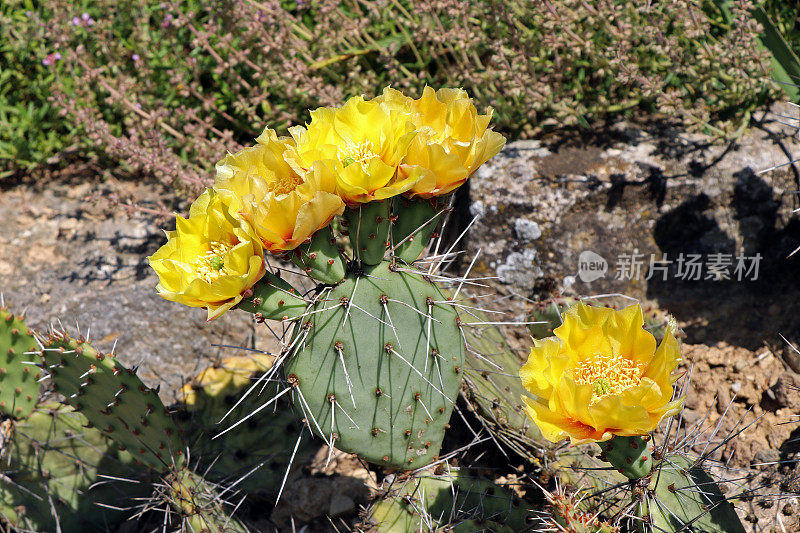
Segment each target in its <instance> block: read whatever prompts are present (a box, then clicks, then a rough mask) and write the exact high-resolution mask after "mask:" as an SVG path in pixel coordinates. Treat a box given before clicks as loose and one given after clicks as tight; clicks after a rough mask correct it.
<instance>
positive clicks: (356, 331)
mask: <svg viewBox="0 0 800 533" xmlns="http://www.w3.org/2000/svg"><path fill="white" fill-rule="evenodd" d="M311 312H312V313H313V314H311V315H310V318H309V321H308V322H306V323H304V324H303V325H302V326H301V327H299V328H298V331H297V335H299V336H300V337H301V338H300V339H298V342H297V347H296V348H295V350H294V353H293V355H292V356H291V357H289V359H288V360H287V362H286V363H285V365H284V373H285V378H286V380H287V382H288V384H289V386H292V387H295V388H296V390H297V392H298V393H299V394H295V397H296V398H295V399H296V400H297V399H299V400H300V406H301V407H302V409H304V410H305V411H306V413H305V415H306V417H307V418H312V420H309V421H308V422H309V425H310V426H311V428H312V430H314V432H316V433H318V434H320V433H321V434H322V436H323V437H324V438H325V439H326V440H327V441H328V442H333V443H334V445H335V446H336V447H337V448H339V449H340V450H342V451H346V452H351V453H355V454H357V455H359V456H361V457H363V458H364V459H366V460H367V461H370V462H373V463H378V464H383V465H387V466H393V467H395V468H409V469H411V468H418V467H420V466H424V465H426V464H428V463H430V462H431V461H433V460H434V458H435V457H436V455H437V454H438V453H439V449H440V447H441V444H442V439H443V437H444V431H445V428H446V427H447V425H448V421H449V419H450V414H451V412H452V409H453V402H454V401H455V398H456V396H457V394H458V388H459V384H460V383H461V376H462V367H463V365H464V352H465V345H464V340H463V337H462V335H461V331H460V328H461V323H460V319H459V318H458V314H457V313H456V311H455V308H454V307H453V306H451V305H449V303H448V301H447V300H446V298H445V297H444V295H442V293H441V292H440V290H439V288H438V287H437V286H436V285H435V284H433V283H430V282H429V281H426V280H425V279H423V278H422V277H420V276H418V275H416V274H410V273H406V272H397V271H392V270H391V268H390V266H389V265H388V264H387V263H381V264H379V265H377V266H374V267H367V268H365V269H364V271H363V272H361V273H357V274H355V275H350V276H348V277H347V278H346V279H345V280H344V281H343V282H342V283H341V284H340V285H338V286H336V287H334V288H331V289H329V290H327V291H324V292H323V293H322V294H321V297H320V298H319V301H318V303H316V304H315V305H314V306H313V308H312V311H311ZM298 397H299V398H298Z"/></svg>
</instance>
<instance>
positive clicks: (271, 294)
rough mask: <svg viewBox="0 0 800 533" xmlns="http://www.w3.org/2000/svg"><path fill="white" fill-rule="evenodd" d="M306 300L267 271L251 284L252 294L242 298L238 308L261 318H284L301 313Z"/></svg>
mask: <svg viewBox="0 0 800 533" xmlns="http://www.w3.org/2000/svg"><path fill="white" fill-rule="evenodd" d="M307 306H308V302H307V301H306V300H304V299H303V298H302V297H301V296H300V295H299V293H298V292H297V290H296V289H295V288H294V287H292V286H291V285H290V284H289V283H288V282H286V281H285V280H283V279H281V278H279V277H278V276H276V275H274V274H272V273H271V272H267V273H266V274H264V277H263V278H261V279H260V280H259V281H258V283H256V284H255V285H254V286H253V294H252V296H248V297H247V298H244V299H242V301H241V303H240V304H239V309H242V310H243V311H247V312H248V313H254V314H257V315H259V316H260V318H262V319H267V320H285V319H290V318H295V317H297V316H299V315H302V314H303V313H304V312H305V310H306V307H307Z"/></svg>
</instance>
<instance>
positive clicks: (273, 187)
mask: <svg viewBox="0 0 800 533" xmlns="http://www.w3.org/2000/svg"><path fill="white" fill-rule="evenodd" d="M301 183H303V180H302V178H300V176H298V175H296V174H294V173H291V174H288V175H284V176H276V177H275V179H274V180H273V181H272V182H271V183H270V184H269V191H270V192H271V193H272V194H289V193H290V192H292V191H293V190H295V189H296V188H297V186H298V185H300V184H301Z"/></svg>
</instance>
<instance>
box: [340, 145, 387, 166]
mask: <svg viewBox="0 0 800 533" xmlns="http://www.w3.org/2000/svg"><path fill="white" fill-rule="evenodd" d="M376 157H378V154H376V153H375V152H374V151H373V149H372V141H363V142H360V143H354V142H352V141H347V144H346V145H345V147H344V149H343V150H340V151H339V159H341V161H342V163H343V164H344V166H345V168H346V167H347V166H349V165H352V164H353V163H364V162H365V161H369V160H370V159H374V158H376Z"/></svg>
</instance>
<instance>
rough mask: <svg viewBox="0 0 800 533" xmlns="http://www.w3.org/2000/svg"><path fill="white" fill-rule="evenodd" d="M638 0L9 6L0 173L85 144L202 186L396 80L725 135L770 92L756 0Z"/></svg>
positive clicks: (536, 119)
mask: <svg viewBox="0 0 800 533" xmlns="http://www.w3.org/2000/svg"><path fill="white" fill-rule="evenodd" d="M771 1H772V3H773V4H774V5H775V6H778V7H780V6H781V4H780V2H777V0H771ZM648 4H650V6H649V7H645V6H644V5H643V4H642V3H638V2H628V1H623V0H596V1H594V2H584V1H581V0H550V1H548V2H542V1H540V0H505V1H504V0H470V1H466V2H465V1H461V0H402V1H401V0H381V1H380V2H366V1H361V0H341V1H334V0H314V1H309V0H305V1H303V0H297V1H286V0H285V1H278V0H189V1H184V2H178V1H172V2H165V3H161V2H155V1H149V2H134V1H131V0H122V1H111V0H95V1H92V2H88V1H84V2H82V3H75V2H68V1H65V0H48V1H46V2H43V3H33V2H32V1H31V0H7V1H6V2H4V3H3V5H2V7H0V13H1V15H0V16H2V24H3V25H2V41H1V43H2V44H0V66H2V74H0V80H3V81H4V83H2V84H0V87H2V89H0V120H2V124H0V168H2V167H3V166H5V168H7V169H8V168H16V169H20V168H25V167H26V166H28V165H30V164H35V163H37V162H41V161H43V160H45V159H47V157H48V156H50V155H52V154H53V153H55V152H57V151H58V150H59V149H61V148H63V147H64V146H68V145H72V144H74V143H78V144H79V145H80V146H82V147H84V149H90V148H91V149H95V150H98V151H100V152H102V153H104V154H106V155H108V156H110V157H111V158H112V159H113V160H115V161H118V162H120V163H123V164H125V165H128V166H130V167H131V168H133V169H141V170H144V171H146V172H148V173H152V174H154V175H156V176H157V177H159V178H160V179H161V180H163V181H165V182H168V183H173V182H176V181H177V182H183V183H188V184H190V185H199V184H201V183H203V182H204V180H207V179H208V175H209V171H210V169H211V167H212V165H213V163H214V162H215V161H216V160H217V159H218V158H219V157H221V156H222V155H223V154H224V151H225V150H226V149H229V150H233V149H235V148H236V147H237V144H240V143H247V142H250V141H251V140H252V138H253V137H255V136H256V135H258V133H260V131H261V130H262V129H263V127H264V126H265V125H269V126H271V127H274V128H276V129H278V130H279V131H280V130H281V129H283V128H285V127H287V126H289V125H291V124H294V123H302V122H304V121H305V120H306V119H307V111H306V109H308V108H309V107H311V108H313V107H316V106H319V105H332V104H334V103H335V102H340V101H342V99H343V98H345V97H347V96H350V95H353V94H358V93H365V94H368V95H374V94H376V93H377V92H379V91H380V90H381V88H382V87H384V86H386V85H390V84H391V85H393V86H395V87H397V88H398V89H402V90H404V91H406V92H408V93H410V94H414V93H418V92H419V91H420V89H421V87H422V86H423V85H424V84H425V83H428V84H430V85H433V86H437V87H438V86H462V87H464V88H465V89H467V91H468V92H469V93H470V94H471V95H473V96H474V97H475V98H476V100H477V101H478V102H479V103H480V104H482V105H492V106H493V107H494V108H495V120H494V123H495V124H496V125H497V126H496V127H497V128H498V129H500V130H502V131H504V132H505V133H507V134H510V135H512V136H517V137H530V136H533V135H536V134H538V133H540V132H541V131H542V128H552V127H559V126H565V125H566V126H572V125H582V126H588V125H589V124H590V123H591V122H592V121H595V120H598V119H604V118H608V117H612V118H613V117H614V116H618V115H620V114H624V113H627V112H630V111H631V110H633V109H644V110H647V111H650V112H657V113H662V114H664V115H666V116H669V117H673V118H677V119H680V120H681V121H683V122H684V123H685V124H687V125H689V126H691V127H694V128H698V129H704V130H706V131H712V132H715V133H717V134H720V135H725V134H730V133H732V132H735V131H736V130H737V129H738V128H739V127H740V126H741V125H743V124H745V123H746V122H747V119H748V117H749V112H750V110H752V109H753V108H754V107H756V106H757V105H760V104H762V103H764V102H766V101H769V100H770V99H771V98H774V97H776V96H777V95H778V94H779V93H778V89H777V88H776V87H775V86H774V85H773V84H770V83H768V82H767V80H768V78H769V57H768V55H767V53H766V52H764V51H762V50H760V49H759V48H758V46H757V45H756V34H757V31H758V25H757V24H756V23H755V21H754V20H753V19H752V17H749V16H748V12H747V9H749V8H750V7H752V3H751V2H748V1H737V2H734V4H735V5H736V7H735V8H734V10H733V12H734V17H733V20H732V21H731V23H730V24H728V23H727V22H726V18H725V16H723V14H722V13H720V12H719V10H717V9H716V8H714V6H713V4H709V3H706V2H704V1H703V0H676V1H672V2H652V3H648ZM778 7H775V8H770V9H772V10H773V11H774V12H775V13H776V16H777V15H780V17H779V18H780V19H781V20H782V21H783V24H784V26H787V27H788V26H792V27H793V23H792V21H791V18H790V17H791V16H792V15H791V14H790V12H789V11H787V10H786V9H785V7H780V9H778ZM737 8H738V9H737ZM26 11H29V12H30V13H28V14H26ZM84 12H85V13H86V16H87V17H90V18H89V20H91V21H92V22H93V23H92V25H89V23H88V21H87V20H84V19H83V18H81V15H82V14H83V13H84ZM76 17H77V19H76ZM787 19H788V21H787ZM792 35H794V38H798V36H797V35H795V34H792ZM54 53H60V54H61V57H62V59H61V60H59V61H55V62H54V64H53V65H43V64H42V60H44V59H47V58H48V57H49V56H48V54H54ZM5 80H11V81H10V82H5ZM3 160H6V162H5V164H4V163H3V162H2V161H3Z"/></svg>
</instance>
